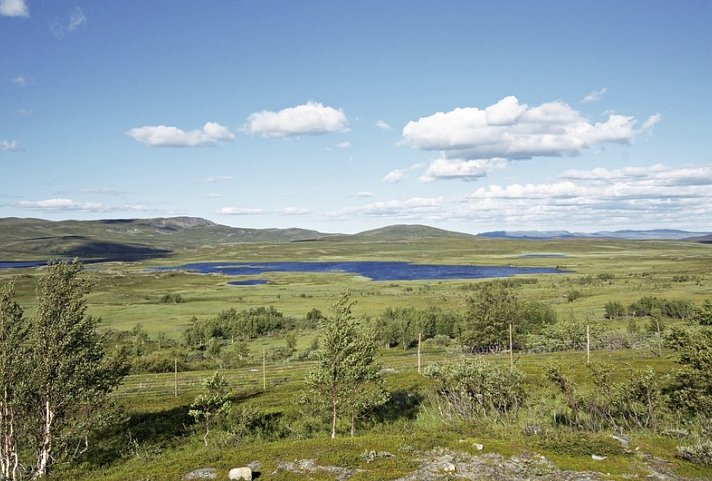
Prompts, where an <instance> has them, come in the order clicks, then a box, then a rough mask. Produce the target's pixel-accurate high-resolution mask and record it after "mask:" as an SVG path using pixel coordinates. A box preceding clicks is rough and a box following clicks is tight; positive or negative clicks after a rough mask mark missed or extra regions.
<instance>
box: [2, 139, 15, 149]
mask: <svg viewBox="0 0 712 481" xmlns="http://www.w3.org/2000/svg"><path fill="white" fill-rule="evenodd" d="M12 150H17V140H0V152H3V151H12Z"/></svg>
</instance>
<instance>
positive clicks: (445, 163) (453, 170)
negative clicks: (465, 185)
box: [419, 159, 507, 182]
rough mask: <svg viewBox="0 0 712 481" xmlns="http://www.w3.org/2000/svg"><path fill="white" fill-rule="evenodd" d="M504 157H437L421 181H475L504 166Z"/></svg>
mask: <svg viewBox="0 0 712 481" xmlns="http://www.w3.org/2000/svg"><path fill="white" fill-rule="evenodd" d="M506 163H507V161H506V160H504V159H476V160H462V159H437V160H434V161H432V162H431V163H430V165H428V169H427V170H426V171H425V174H423V175H422V176H421V177H420V179H419V180H420V181H421V182H432V181H434V180H450V179H460V180H465V181H473V180H477V179H480V178H482V177H485V176H487V172H488V171H490V170H492V169H494V168H498V167H504V166H505V165H506Z"/></svg>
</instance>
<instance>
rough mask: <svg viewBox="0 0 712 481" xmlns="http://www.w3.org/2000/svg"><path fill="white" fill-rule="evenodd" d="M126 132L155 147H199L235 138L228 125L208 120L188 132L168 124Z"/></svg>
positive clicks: (136, 139) (137, 128)
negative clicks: (198, 127)
mask: <svg viewBox="0 0 712 481" xmlns="http://www.w3.org/2000/svg"><path fill="white" fill-rule="evenodd" d="M126 134H127V135H128V136H129V137H131V138H132V139H134V140H135V141H136V142H141V143H143V144H146V145H151V146H154V147H198V146H201V145H211V144H215V143H217V142H219V141H229V140H234V139H235V136H234V135H233V134H232V133H231V132H230V131H229V130H228V129H227V127H224V126H222V125H220V124H218V123H215V122H206V123H205V125H203V128H202V129H198V130H191V131H188V132H186V131H184V130H181V129H179V128H177V127H172V126H168V125H146V126H143V127H136V128H133V129H131V130H129V131H128V132H126Z"/></svg>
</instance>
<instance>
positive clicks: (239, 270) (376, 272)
mask: <svg viewBox="0 0 712 481" xmlns="http://www.w3.org/2000/svg"><path fill="white" fill-rule="evenodd" d="M158 270H162V271H172V270H183V271H188V272H197V273H201V274H223V275H226V276H256V275H260V274H265V273H270V272H311V273H328V272H338V273H347V274H355V275H358V276H362V277H367V278H369V279H371V280H374V281H416V280H449V279H487V278H496V277H511V276H515V275H518V274H557V273H562V272H563V271H561V270H558V269H556V268H555V267H514V266H475V265H447V264H439V265H438V264H411V263H410V262H394V261H351V262H196V263H191V264H183V265H179V266H173V267H161V268H158ZM236 282H242V283H243V284H238V285H250V284H244V282H249V281H236ZM265 282H266V281H265ZM258 283H264V282H258ZM252 285H254V284H252Z"/></svg>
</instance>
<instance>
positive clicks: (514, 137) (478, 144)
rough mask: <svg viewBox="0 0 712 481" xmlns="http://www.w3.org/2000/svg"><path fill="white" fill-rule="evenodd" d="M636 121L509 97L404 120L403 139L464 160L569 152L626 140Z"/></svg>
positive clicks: (619, 116) (565, 105) (633, 129)
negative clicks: (591, 116) (599, 118)
mask: <svg viewBox="0 0 712 481" xmlns="http://www.w3.org/2000/svg"><path fill="white" fill-rule="evenodd" d="M635 124H636V119H635V118H633V117H629V116H623V115H616V114H611V115H610V116H609V117H608V118H607V119H606V120H605V121H603V122H591V121H589V120H587V119H586V118H584V117H583V116H581V114H580V113H579V112H577V111H576V110H574V109H572V108H571V107H570V106H569V105H567V104H565V103H563V102H548V103H544V104H541V105H539V106H536V107H529V106H528V105H526V104H521V103H520V102H519V100H518V99H517V98H516V97H512V96H510V97H505V98H503V99H502V100H500V101H499V102H497V103H495V104H494V105H490V106H489V107H486V108H484V109H479V108H477V107H466V108H456V109H454V110H451V111H449V112H437V113H435V114H433V115H430V116H428V117H422V118H420V119H418V120H416V121H411V122H408V124H407V125H406V126H405V127H404V128H403V143H404V144H406V145H410V146H412V147H415V148H418V149H423V150H440V151H443V152H445V154H446V155H447V156H448V157H455V158H462V159H488V158H505V159H528V158H532V157H541V156H546V157H552V156H563V155H568V156H573V155H578V154H579V153H581V152H582V151H583V150H585V149H588V148H591V147H593V146H596V145H599V144H605V143H630V142H631V141H632V140H633V139H634V137H635V135H636V133H637V131H636V129H635ZM646 124H648V122H646Z"/></svg>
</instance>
